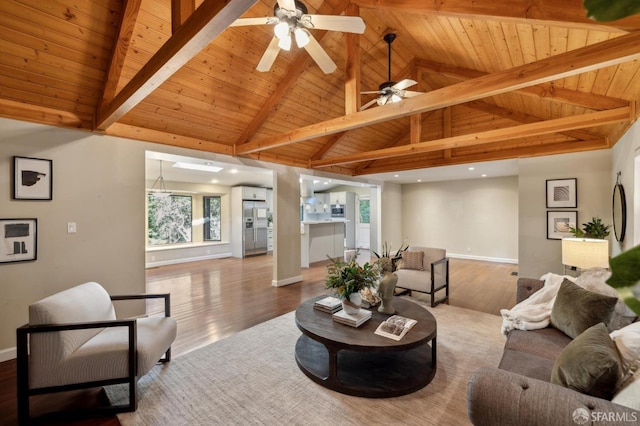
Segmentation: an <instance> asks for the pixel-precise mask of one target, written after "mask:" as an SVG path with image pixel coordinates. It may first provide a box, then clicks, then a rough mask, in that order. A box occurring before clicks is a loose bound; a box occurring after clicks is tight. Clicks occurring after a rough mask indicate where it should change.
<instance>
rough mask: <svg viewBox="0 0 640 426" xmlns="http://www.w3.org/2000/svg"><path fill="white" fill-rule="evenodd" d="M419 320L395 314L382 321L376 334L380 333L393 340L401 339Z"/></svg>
mask: <svg viewBox="0 0 640 426" xmlns="http://www.w3.org/2000/svg"><path fill="white" fill-rule="evenodd" d="M417 322H418V321H416V320H414V319H411V318H406V317H403V316H400V315H393V316H391V317H389V318H387V320H386V321H384V322H382V323H380V325H379V326H378V328H377V329H376V331H375V334H379V335H380V336H384V337H388V338H389V339H393V340H400V339H402V338H403V337H404V335H405V334H407V333H408V332H409V330H411V328H412V327H413V326H414V325H416V323H417Z"/></svg>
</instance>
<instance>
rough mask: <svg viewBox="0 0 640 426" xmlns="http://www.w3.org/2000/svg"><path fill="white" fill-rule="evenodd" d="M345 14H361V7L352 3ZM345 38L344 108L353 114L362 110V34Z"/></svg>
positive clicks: (347, 34) (351, 34) (348, 34)
mask: <svg viewBox="0 0 640 426" xmlns="http://www.w3.org/2000/svg"><path fill="white" fill-rule="evenodd" d="M345 14H346V15H348V16H360V8H358V6H356V5H354V4H350V5H349V6H348V7H347V10H346V13H345ZM345 39H346V43H345V44H346V46H345V48H346V55H345V56H346V60H345V62H346V64H345V74H346V75H345V81H344V110H345V114H353V113H354V112H358V111H359V110H360V65H361V64H360V34H354V33H346V34H345Z"/></svg>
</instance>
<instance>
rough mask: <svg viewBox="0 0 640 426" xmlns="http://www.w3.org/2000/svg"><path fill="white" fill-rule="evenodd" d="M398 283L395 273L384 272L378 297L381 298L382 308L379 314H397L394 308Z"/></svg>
mask: <svg viewBox="0 0 640 426" xmlns="http://www.w3.org/2000/svg"><path fill="white" fill-rule="evenodd" d="M397 282H398V276H397V275H396V274H394V273H393V272H389V271H384V275H383V276H382V278H381V279H380V282H379V284H378V295H379V296H380V300H381V302H380V306H379V307H378V312H382V313H383V314H395V313H396V310H395V308H394V307H393V294H394V290H395V288H396V283H397Z"/></svg>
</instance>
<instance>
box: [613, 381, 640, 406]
mask: <svg viewBox="0 0 640 426" xmlns="http://www.w3.org/2000/svg"><path fill="white" fill-rule="evenodd" d="M611 402H615V403H616V404H620V405H624V406H625V407H629V408H633V409H634V410H638V411H640V373H637V374H636V375H635V376H632V377H631V379H630V380H628V381H627V382H626V383H625V384H624V385H622V387H621V388H620V390H619V391H618V393H616V394H615V396H614V397H613V399H612V400H611Z"/></svg>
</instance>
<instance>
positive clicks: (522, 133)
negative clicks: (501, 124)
mask: <svg viewBox="0 0 640 426" xmlns="http://www.w3.org/2000/svg"><path fill="white" fill-rule="evenodd" d="M630 112H631V108H630V107H628V106H627V107H622V108H617V109H614V110H610V111H598V112H592V113H589V114H583V115H573V116H569V117H563V118H556V119H554V120H547V121H541V122H537V123H529V124H522V125H520V126H512V127H505V128H501V129H494V130H488V131H486V132H480V133H472V134H467V135H459V136H452V137H449V138H444V139H440V140H437V141H425V142H419V143H414V144H408V145H402V146H398V147H392V148H383V149H378V150H375V151H369V152H361V153H358V154H351V155H345V156H342V157H332V158H328V159H324V160H315V161H311V167H312V168H320V167H326V166H335V165H339V164H349V163H357V162H360V161H370V160H379V159H382V158H391V157H401V156H405V155H415V154H421V153H425V152H434V151H440V150H443V149H454V148H460V147H463V146H473V145H482V144H485V143H493V142H500V141H507V140H513V139H519V138H525V137H531V136H537V135H545V134H549V133H557V132H559V131H561V130H563V131H566V130H572V129H583V128H586V127H593V126H599V125H604V124H610V123H617V122H621V121H628V120H629V115H630Z"/></svg>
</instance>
